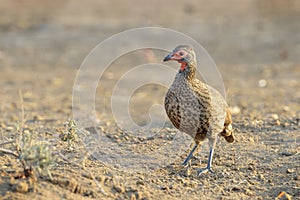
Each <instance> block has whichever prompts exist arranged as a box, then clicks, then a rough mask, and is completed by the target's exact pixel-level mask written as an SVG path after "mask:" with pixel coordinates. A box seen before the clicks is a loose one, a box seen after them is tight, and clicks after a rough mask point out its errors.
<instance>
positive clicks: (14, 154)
mask: <svg viewBox="0 0 300 200" xmlns="http://www.w3.org/2000/svg"><path fill="white" fill-rule="evenodd" d="M0 152H2V153H6V154H10V155H13V156H15V157H16V158H19V155H18V154H17V153H15V152H13V151H11V150H9V149H3V148H0Z"/></svg>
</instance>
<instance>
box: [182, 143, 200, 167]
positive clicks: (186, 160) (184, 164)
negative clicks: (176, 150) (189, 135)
mask: <svg viewBox="0 0 300 200" xmlns="http://www.w3.org/2000/svg"><path fill="white" fill-rule="evenodd" d="M197 147H198V143H196V145H195V146H194V148H193V149H192V151H191V152H190V154H189V155H188V157H187V158H186V159H185V160H184V162H183V163H182V165H183V166H187V163H188V162H189V160H190V159H191V158H192V156H193V153H194V151H195V150H196V149H197Z"/></svg>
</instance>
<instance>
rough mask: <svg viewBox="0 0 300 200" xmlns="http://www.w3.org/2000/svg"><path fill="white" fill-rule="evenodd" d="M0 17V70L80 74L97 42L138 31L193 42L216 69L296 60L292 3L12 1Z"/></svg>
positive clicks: (299, 10)
mask: <svg viewBox="0 0 300 200" xmlns="http://www.w3.org/2000/svg"><path fill="white" fill-rule="evenodd" d="M0 13H1V14H0V15H1V17H0V33H1V34H0V64H1V68H3V67H29V68H32V67H34V68H36V67H37V68H40V67H42V68H52V69H53V68H56V67H62V66H67V67H76V68H78V67H79V66H80V64H81V62H82V61H83V59H84V58H85V56H86V55H87V53H88V52H89V51H90V50H91V49H92V48H93V47H95V46H96V45H97V44H98V43H99V42H101V41H103V40H104V39H106V38H108V37H109V36H111V35H113V34H115V33H118V32H120V31H124V30H127V29H130V28H136V27H144V26H158V27H165V28H171V29H175V30H178V31H181V32H183V33H185V34H187V35H189V36H191V37H193V38H194V39H196V40H197V41H198V42H199V43H200V44H201V45H203V47H204V48H205V49H206V50H207V51H208V53H209V54H210V55H211V56H212V58H213V59H214V61H215V62H216V63H217V65H222V64H233V65H247V66H251V65H264V64H274V63H282V62H284V63H299V61H300V56H299V52H300V35H299V32H300V23H299V20H300V2H299V1H297V0H264V1H260V0H254V1H248V0H242V1H239V0H229V1H221V0H216V1H206V0H200V1H198V0H189V1H179V0H174V1H163V2H162V1H160V0H151V1H138V0H133V1H122V0H115V1H94V0H87V1H84V2H82V1H76V0H67V1H58V0H52V1H38V0H13V1H1V3H0Z"/></svg>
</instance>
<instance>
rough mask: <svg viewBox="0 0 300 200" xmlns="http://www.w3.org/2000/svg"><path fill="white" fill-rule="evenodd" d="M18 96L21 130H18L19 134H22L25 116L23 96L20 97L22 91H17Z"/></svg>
mask: <svg viewBox="0 0 300 200" xmlns="http://www.w3.org/2000/svg"><path fill="white" fill-rule="evenodd" d="M19 96H20V103H21V130H20V134H21V135H22V134H23V128H24V124H25V117H24V116H25V114H24V100H23V95H22V91H21V90H19Z"/></svg>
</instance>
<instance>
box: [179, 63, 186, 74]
mask: <svg viewBox="0 0 300 200" xmlns="http://www.w3.org/2000/svg"><path fill="white" fill-rule="evenodd" d="M185 68H186V62H181V66H180V71H181V72H183V71H184V70H185Z"/></svg>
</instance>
